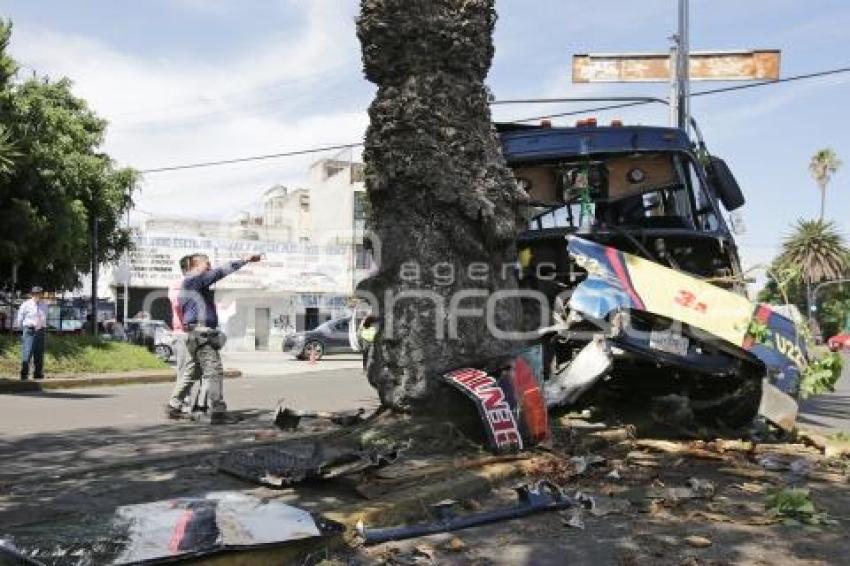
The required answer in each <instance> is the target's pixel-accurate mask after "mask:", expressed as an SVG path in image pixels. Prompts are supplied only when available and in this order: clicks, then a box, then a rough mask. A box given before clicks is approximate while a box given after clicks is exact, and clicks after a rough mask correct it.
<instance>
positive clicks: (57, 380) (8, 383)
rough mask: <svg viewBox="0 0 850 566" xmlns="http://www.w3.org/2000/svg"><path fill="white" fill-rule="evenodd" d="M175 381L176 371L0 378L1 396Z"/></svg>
mask: <svg viewBox="0 0 850 566" xmlns="http://www.w3.org/2000/svg"><path fill="white" fill-rule="evenodd" d="M224 377H226V378H229V379H233V378H237V377H242V372H241V371H240V370H233V369H229V370H225V372H224ZM172 381H174V370H173V369H169V370H150V371H128V372H121V373H104V374H97V373H93V374H82V375H81V376H79V377H71V376H68V375H67V374H62V375H58V376H55V377H48V378H47V379H43V380H38V381H36V380H33V379H28V380H26V381H21V380H20V379H9V378H0V394H2V393H27V392H33V391H45V390H48V389H79V388H83V387H108V386H113V385H137V384H146V383H169V382H172Z"/></svg>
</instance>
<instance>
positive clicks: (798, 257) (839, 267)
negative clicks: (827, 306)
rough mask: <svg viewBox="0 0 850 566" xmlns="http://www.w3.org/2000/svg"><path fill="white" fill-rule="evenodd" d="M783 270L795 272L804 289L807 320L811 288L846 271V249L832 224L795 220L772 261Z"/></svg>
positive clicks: (849, 261) (849, 266) (849, 267)
mask: <svg viewBox="0 0 850 566" xmlns="http://www.w3.org/2000/svg"><path fill="white" fill-rule="evenodd" d="M776 263H777V265H778V266H780V267H783V268H790V269H792V270H799V274H800V278H801V279H802V280H803V283H804V284H805V286H806V303H807V305H806V306H807V307H808V308H809V313H808V316H809V317H811V306H812V304H813V303H812V301H813V299H814V297H812V286H813V285H814V284H816V283H820V282H821V281H827V280H832V279H839V278H841V277H843V276H845V275H846V274H847V273H848V271H850V249H848V247H847V245H846V243H845V242H844V237H843V236H842V235H841V233H840V232H839V231H838V229H837V228H836V227H835V224H834V223H833V222H824V221H823V220H798V221H797V224H796V225H795V227H794V231H793V232H792V233H791V234H789V235H788V236H786V238H785V241H784V242H783V243H782V252H781V253H780V254H779V257H778V258H777V261H776Z"/></svg>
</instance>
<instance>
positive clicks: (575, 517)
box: [562, 507, 585, 531]
mask: <svg viewBox="0 0 850 566" xmlns="http://www.w3.org/2000/svg"><path fill="white" fill-rule="evenodd" d="M562 522H563V523H564V525H566V526H567V527H571V528H573V529H579V530H582V531H583V530H584V528H585V525H584V520H583V519H582V510H581V508H578V507H577V508H574V509H572V510H570V512H569V514H568V515H567V516H566V517H564V518H563V519H562Z"/></svg>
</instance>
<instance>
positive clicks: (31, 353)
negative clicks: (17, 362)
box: [21, 327, 45, 379]
mask: <svg viewBox="0 0 850 566" xmlns="http://www.w3.org/2000/svg"><path fill="white" fill-rule="evenodd" d="M44 337H45V330H44V329H43V328H42V329H41V330H36V329H35V328H31V327H30V328H24V333H23V336H22V340H21V379H27V377H29V373H30V359H32V361H33V365H34V366H35V367H34V368H33V370H34V371H33V377H35V378H36V379H41V378H43V377H44Z"/></svg>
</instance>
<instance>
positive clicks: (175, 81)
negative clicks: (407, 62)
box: [12, 0, 368, 217]
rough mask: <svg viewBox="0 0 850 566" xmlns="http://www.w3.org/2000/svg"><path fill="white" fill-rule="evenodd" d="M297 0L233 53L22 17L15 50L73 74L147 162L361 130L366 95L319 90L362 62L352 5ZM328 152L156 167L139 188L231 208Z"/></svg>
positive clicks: (153, 195) (129, 151)
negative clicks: (352, 100) (278, 22)
mask: <svg viewBox="0 0 850 566" xmlns="http://www.w3.org/2000/svg"><path fill="white" fill-rule="evenodd" d="M184 3H185V2H184ZM290 4H291V7H292V8H293V9H295V10H297V11H298V14H299V19H300V20H301V21H299V22H298V25H292V26H289V29H291V30H292V31H291V32H289V33H287V34H280V35H278V36H275V37H268V38H265V39H262V40H258V41H257V42H255V43H254V44H253V45H251V46H250V47H247V48H244V49H242V50H241V51H239V52H237V53H236V54H235V55H233V56H231V57H229V58H227V59H226V60H210V59H199V58H196V57H188V56H184V55H181V54H179V53H178V54H175V55H173V56H170V57H167V58H166V57H151V56H146V55H145V54H143V53H138V54H137V53H127V52H121V51H119V50H117V49H115V48H113V47H112V46H110V45H107V44H104V43H103V42H100V41H98V40H95V39H92V38H89V37H81V36H75V35H69V34H65V33H59V32H57V31H54V30H50V29H39V28H34V27H29V26H26V25H19V26H17V27H16V29H15V35H14V37H13V42H12V54H13V56H15V57H16V58H18V59H19V60H21V61H23V62H25V63H26V64H27V65H28V66H31V67H34V68H36V69H38V71H39V72H40V73H43V74H48V75H50V76H53V77H58V76H63V75H64V76H68V77H69V78H71V79H72V80H73V81H74V83H75V87H74V90H75V92H76V93H77V94H78V95H80V96H82V97H84V98H85V99H87V100H88V101H89V103H90V104H91V106H92V107H93V108H94V109H95V110H96V111H97V112H98V113H99V114H100V115H101V116H103V117H105V118H107V119H108V120H109V121H110V123H111V125H110V129H109V132H108V135H107V141H106V150H107V151H108V152H109V153H110V154H111V155H112V156H113V157H114V158H115V159H116V160H117V161H118V162H119V163H121V164H123V165H130V166H133V167H136V168H139V169H143V168H149V167H158V166H162V165H171V164H179V163H193V162H198V161H212V160H217V159H229V158H233V157H242V156H249V155H257V154H268V153H277V152H283V151H287V150H292V149H300V148H304V147H313V146H319V145H328V144H334V143H347V142H350V141H352V140H355V141H356V140H359V139H360V138H361V137H362V133H363V131H364V130H365V127H366V125H367V123H368V117H367V116H366V113H365V103H364V105H363V106H364V107H363V110H362V111H359V110H357V108H356V107H354V108H352V107H351V104H339V105H336V107H337V108H338V109H334V105H324V106H320V105H318V104H315V103H314V102H315V101H314V100H313V98H314V97H316V93H317V92H323V89H324V90H325V91H326V90H327V87H328V85H334V84H335V82H334V81H338V75H339V74H340V72H341V70H343V69H349V70H350V69H358V68H359V66H360V62H359V58H360V51H359V45H358V43H357V39H356V36H355V30H354V24H353V20H352V18H351V17H350V14H349V13H347V11H346V10H340V6H339V3H338V2H337V1H336V0H311V1H310V2H291V3H290ZM202 9H203V7H202ZM343 94H344V93H343ZM340 96H341V95H340ZM343 102H344V101H343ZM366 103H368V101H366ZM296 111H297V113H296ZM318 157H321V156H313V157H309V156H308V157H305V158H303V159H287V160H273V161H265V162H254V163H248V164H243V165H235V166H227V167H221V168H212V169H197V170H191V171H184V172H176V173H167V174H164V173H163V174H151V175H148V176H147V177H146V178H145V179H144V181H143V184H142V190H141V192H140V194H138V195H137V198H136V200H137V204H138V207H139V208H140V209H141V210H145V211H148V212H154V213H167V214H175V213H180V214H184V215H187V216H208V217H209V216H225V215H228V214H229V213H230V212H232V211H233V210H234V209H238V208H241V207H242V206H243V203H248V202H250V201H251V200H252V199H254V198H255V196H256V195H257V194H258V193H259V192H261V191H262V190H264V189H266V188H268V187H269V186H270V185H272V184H275V183H280V182H284V183H289V184H298V183H299V182H300V181H301V180H302V179H305V178H306V168H307V166H308V165H309V163H310V162H311V161H312V160H313V159H316V158H318Z"/></svg>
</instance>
